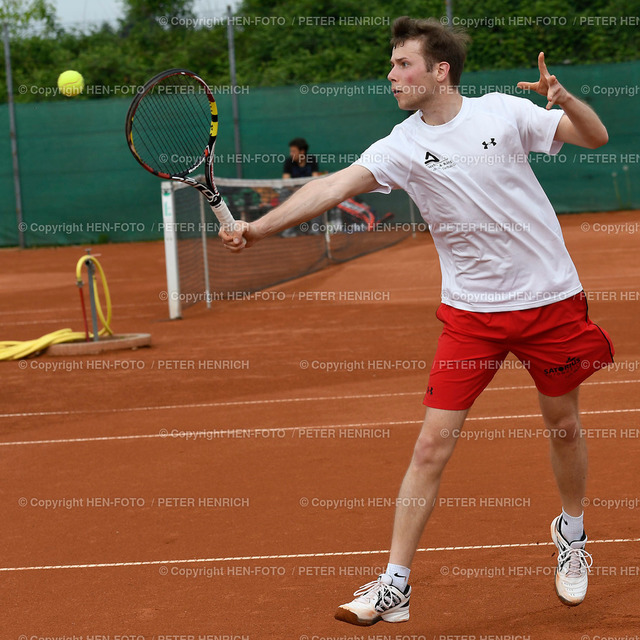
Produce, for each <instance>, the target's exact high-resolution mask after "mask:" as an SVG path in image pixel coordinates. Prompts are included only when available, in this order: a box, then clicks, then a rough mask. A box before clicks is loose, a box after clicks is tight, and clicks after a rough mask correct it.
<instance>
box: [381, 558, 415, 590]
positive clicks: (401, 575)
mask: <svg viewBox="0 0 640 640" xmlns="http://www.w3.org/2000/svg"><path fill="white" fill-rule="evenodd" d="M385 573H386V574H387V575H388V576H391V579H392V580H393V583H392V584H393V586H394V587H396V588H397V589H400V591H402V592H403V593H404V590H405V589H406V588H407V583H408V582H409V574H410V573H411V569H409V568H408V567H403V566H402V565H401V564H391V563H389V564H388V565H387V570H386V572H385Z"/></svg>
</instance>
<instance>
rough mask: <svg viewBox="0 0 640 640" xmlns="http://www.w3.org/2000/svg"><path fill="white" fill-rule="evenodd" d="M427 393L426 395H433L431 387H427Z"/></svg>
mask: <svg viewBox="0 0 640 640" xmlns="http://www.w3.org/2000/svg"><path fill="white" fill-rule="evenodd" d="M427 395H428V396H432V395H433V387H427Z"/></svg>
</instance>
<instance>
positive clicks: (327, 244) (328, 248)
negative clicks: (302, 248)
mask: <svg viewBox="0 0 640 640" xmlns="http://www.w3.org/2000/svg"><path fill="white" fill-rule="evenodd" d="M322 224H323V225H324V244H325V248H326V252H327V258H328V259H329V260H333V258H332V256H331V233H330V232H329V212H328V211H325V212H324V213H323V214H322Z"/></svg>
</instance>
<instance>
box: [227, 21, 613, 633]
mask: <svg viewBox="0 0 640 640" xmlns="http://www.w3.org/2000/svg"><path fill="white" fill-rule="evenodd" d="M392 36H393V37H392V39H391V45H392V56H391V71H390V72H389V75H388V80H389V81H390V82H391V90H392V92H393V95H394V97H395V99H396V100H397V102H398V106H399V107H400V108H401V109H405V110H408V111H413V112H414V113H413V114H412V115H411V116H409V117H408V118H406V119H405V120H404V121H403V122H402V123H401V124H399V125H397V126H396V127H395V128H394V129H393V130H392V132H391V133H390V134H389V135H388V136H387V137H386V138H383V139H381V140H379V141H378V142H376V143H374V144H373V145H372V146H371V147H369V148H368V149H367V150H366V151H365V152H364V154H363V155H362V156H361V158H360V159H359V160H358V161H356V162H355V163H354V164H353V165H351V166H350V167H347V168H346V169H343V170H342V171H338V172H337V173H334V174H332V175H330V176H327V177H326V178H321V179H318V180H316V181H313V182H310V183H309V184H307V185H305V186H304V187H303V188H302V189H300V190H299V191H298V192H297V193H295V194H294V195H293V196H292V197H291V198H290V199H289V200H287V201H286V202H285V203H283V204H282V205H281V206H280V207H278V208H276V209H274V210H272V211H271V212H269V213H268V214H267V215H265V216H264V217H263V218H261V219H259V220H257V221H256V222H253V223H251V224H243V225H242V226H241V228H240V229H239V230H237V231H235V232H234V234H233V235H229V234H226V233H222V234H221V237H222V239H223V242H224V244H225V246H226V247H227V248H228V249H230V250H231V251H240V250H241V249H242V248H243V242H244V241H246V246H247V247H250V246H251V245H252V244H254V243H255V242H257V241H258V240H260V239H261V238H264V237H266V236H270V235H272V234H275V233H278V232H280V231H282V230H283V229H285V228H286V227H290V226H293V225H296V224H299V223H300V222H302V221H304V220H308V219H310V218H313V217H314V216H317V215H318V214H319V213H321V212H323V211H326V210H328V209H330V208H331V207H334V206H335V205H336V204H337V203H339V202H342V201H343V200H346V199H347V198H350V197H352V196H354V195H356V194H359V193H364V192H370V191H377V192H381V193H389V192H390V191H391V190H392V189H404V190H405V191H406V192H407V193H408V194H409V195H410V196H411V198H412V199H413V200H414V202H415V203H416V204H417V206H418V208H419V210H420V212H421V214H422V217H423V218H424V220H425V221H426V222H427V223H429V227H430V231H431V235H432V236H433V241H434V244H435V247H436V250H437V251H438V256H439V258H440V266H441V270H442V304H441V305H440V306H439V308H438V310H437V313H436V316H437V318H438V319H439V320H440V321H441V322H442V323H443V325H444V327H443V331H442V335H441V336H440V339H439V341H438V346H437V349H436V354H435V357H434V362H433V365H432V369H431V372H430V376H429V380H428V386H427V390H426V394H425V397H424V404H425V405H426V407H427V409H426V416H425V419H424V423H423V426H422V429H421V432H420V434H419V436H418V439H417V442H416V444H415V448H414V451H413V457H412V459H411V462H410V464H409V467H408V469H407V472H406V475H405V476H404V479H403V481H402V485H401V487H400V492H399V498H400V500H398V501H397V505H398V506H397V507H396V511H395V520H394V526H393V535H392V540H391V552H390V557H389V564H388V567H387V570H386V572H385V573H384V574H383V575H381V576H380V577H379V578H378V580H376V581H375V582H371V583H369V584H366V585H364V586H363V587H362V588H360V589H359V590H358V591H356V592H355V594H354V595H355V596H356V598H355V599H354V600H353V601H352V602H349V603H346V604H343V605H341V606H340V607H339V608H338V610H337V613H336V614H335V617H336V618H338V619H339V620H344V621H345V622H349V623H352V624H357V625H363V626H364V625H371V624H374V623H376V622H378V621H379V620H385V621H387V622H403V621H405V620H408V619H409V602H410V597H411V587H410V585H409V574H410V567H411V563H412V560H413V557H414V554H415V551H416V549H417V547H418V543H419V541H420V537H421V535H422V532H423V530H424V528H425V525H426V523H427V520H428V518H429V515H430V513H431V511H432V505H433V504H434V502H435V498H436V495H437V491H438V486H439V483H440V477H441V474H442V471H443V469H444V467H445V465H446V463H447V461H448V460H449V458H450V456H451V454H452V453H453V449H454V446H455V444H456V440H457V436H458V434H459V433H460V430H461V429H462V426H463V424H464V421H465V418H466V416H467V412H468V411H469V408H470V407H471V406H472V404H473V402H474V401H475V399H476V398H477V397H478V395H479V394H480V393H481V392H482V391H483V390H484V388H485V387H486V386H487V385H488V384H489V382H490V381H491V379H492V378H493V376H494V374H495V373H496V370H497V369H498V368H499V366H500V364H501V363H502V362H503V360H504V358H505V357H506V356H507V354H508V353H509V352H512V353H514V354H515V356H516V357H517V358H519V359H520V360H521V361H522V363H523V365H524V366H525V367H526V368H527V369H528V371H529V373H530V375H531V377H532V378H533V380H534V382H535V385H536V388H537V391H538V398H539V403H540V409H541V412H542V417H543V419H544V423H545V425H546V427H547V429H548V430H549V433H550V447H551V465H552V468H553V472H554V474H555V478H556V482H557V485H558V490H559V493H560V500H561V505H562V512H561V513H560V515H558V516H557V517H556V518H554V519H553V521H552V523H551V537H552V539H553V542H554V543H555V545H556V546H557V548H558V558H557V562H558V565H557V568H556V572H555V588H556V592H557V594H558V597H559V598H560V600H561V601H562V602H563V603H564V604H567V605H577V604H579V603H580V602H582V600H583V599H584V597H585V594H586V591H587V581H588V573H589V567H590V566H591V562H592V560H591V556H590V554H589V553H588V552H587V551H586V550H585V543H586V541H587V536H586V534H585V532H584V527H583V512H582V502H581V501H582V499H583V497H584V495H585V484H586V477H587V451H586V444H585V440H584V438H583V437H582V435H581V427H580V417H579V410H578V393H579V387H580V384H581V383H582V382H583V381H584V380H585V379H586V378H588V377H589V376H590V375H591V374H592V373H593V372H594V371H596V370H597V369H599V368H600V367H601V366H604V364H605V363H610V362H612V361H613V351H614V350H613V346H612V344H611V341H610V339H609V336H608V335H607V334H606V332H605V331H604V330H602V329H600V328H599V327H598V326H597V325H596V324H594V323H593V322H592V321H591V320H590V319H589V316H588V311H587V303H586V299H585V294H584V292H583V290H582V285H581V284H580V280H579V278H578V274H577V272H576V268H575V266H574V264H573V262H572V260H571V257H570V256H569V253H568V251H567V249H566V247H565V244H564V240H563V237H562V232H561V228H560V225H559V223H558V219H557V217H556V214H555V212H554V210H553V208H552V206H551V203H550V202H549V200H548V198H547V196H546V195H545V193H544V191H543V189H542V187H541V186H540V184H539V183H538V180H537V179H536V177H535V175H534V173H533V171H532V169H531V166H530V164H529V162H528V160H527V158H528V155H529V152H531V151H534V152H541V153H547V154H556V153H557V152H558V151H559V149H560V148H561V146H562V144H563V143H565V142H566V143H570V144H574V145H578V146H580V147H586V148H589V149H595V148H597V147H599V146H601V145H603V144H605V143H606V142H607V140H608V134H607V130H606V129H605V127H604V125H603V124H602V122H601V121H600V119H599V118H598V116H597V115H596V114H595V113H594V111H593V110H592V109H591V108H590V107H589V106H587V105H586V104H585V103H583V102H581V101H580V100H578V99H577V98H576V97H575V96H573V95H571V94H570V93H569V92H568V91H567V90H566V89H565V88H564V87H563V86H562V85H561V84H560V82H558V80H557V78H556V77H555V76H553V75H550V73H549V71H548V70H547V67H546V64H545V59H544V54H543V53H540V55H539V56H538V68H539V71H540V78H539V80H538V81H537V82H520V83H518V87H520V88H521V89H525V90H526V89H529V90H533V91H536V92H537V93H539V94H541V95H543V96H545V97H546V99H547V105H546V109H545V108H542V107H538V106H536V105H534V104H533V103H532V102H531V101H530V100H528V99H526V98H522V97H517V96H513V95H507V94H503V93H490V94H487V95H484V96H482V97H478V98H468V97H466V96H462V95H461V94H460V93H459V91H458V85H459V83H460V74H461V72H462V68H463V65H464V60H465V57H466V46H467V41H468V38H467V36H466V35H464V34H463V33H460V32H456V31H452V30H449V29H447V28H444V27H443V26H441V24H440V23H439V22H437V21H435V20H413V19H410V18H408V17H406V16H405V17H402V18H398V19H397V20H396V21H395V23H394V24H393V32H392ZM554 106H557V107H559V108H556V109H553V108H552V107H554ZM242 236H244V240H243V238H242Z"/></svg>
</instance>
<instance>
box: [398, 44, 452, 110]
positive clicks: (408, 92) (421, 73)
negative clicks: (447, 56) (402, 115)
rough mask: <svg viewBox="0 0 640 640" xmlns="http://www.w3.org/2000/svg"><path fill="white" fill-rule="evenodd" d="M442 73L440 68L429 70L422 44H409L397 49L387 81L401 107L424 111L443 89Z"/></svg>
mask: <svg viewBox="0 0 640 640" xmlns="http://www.w3.org/2000/svg"><path fill="white" fill-rule="evenodd" d="M443 64H446V63H443ZM439 73H440V74H441V69H440V67H439V65H437V64H434V65H432V68H431V70H430V71H428V70H427V65H426V62H425V59H424V57H423V55H422V47H421V43H420V41H419V40H405V42H403V43H402V44H401V45H398V46H397V47H395V48H394V49H393V52H392V54H391V71H389V75H387V80H389V81H390V82H391V90H392V92H393V94H394V96H395V97H396V100H397V101H398V106H399V107H400V108H401V109H406V110H408V111H416V110H418V109H423V110H424V107H425V106H426V105H428V104H429V102H431V101H432V100H433V99H434V98H435V97H437V94H438V93H439V92H440V91H441V89H442V88H443V87H442V82H438V79H437V78H438V77H439Z"/></svg>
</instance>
